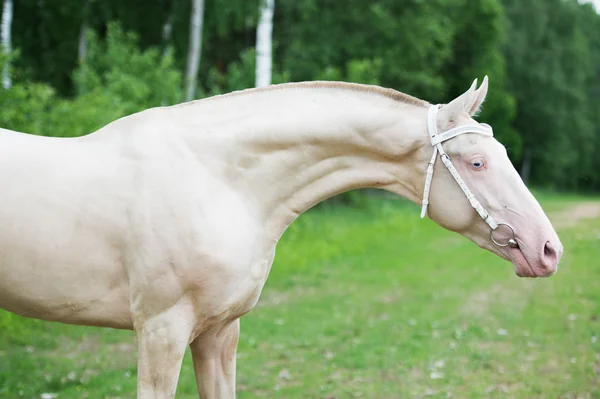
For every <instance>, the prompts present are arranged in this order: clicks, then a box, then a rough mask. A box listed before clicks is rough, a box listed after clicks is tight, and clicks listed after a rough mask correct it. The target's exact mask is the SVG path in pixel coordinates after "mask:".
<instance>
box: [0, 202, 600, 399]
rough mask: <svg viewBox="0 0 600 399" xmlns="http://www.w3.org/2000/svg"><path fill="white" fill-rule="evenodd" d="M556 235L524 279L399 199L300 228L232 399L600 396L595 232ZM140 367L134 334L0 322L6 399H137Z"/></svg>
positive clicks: (185, 374) (314, 217)
mask: <svg viewBox="0 0 600 399" xmlns="http://www.w3.org/2000/svg"><path fill="white" fill-rule="evenodd" d="M579 201H581V198H577V197H569V198H566V199H565V198H564V197H560V196H556V195H554V196H553V195H544V197H543V201H542V203H543V206H544V207H545V208H546V209H549V210H550V211H551V212H559V211H561V210H564V209H566V208H568V207H571V206H573V205H574V204H577V203H578V202H579ZM559 234H560V235H561V238H562V240H563V244H564V245H565V256H564V261H563V262H562V264H561V268H560V270H559V272H558V273H557V274H556V275H555V276H554V277H553V278H551V279H543V280H527V279H519V278H517V277H516V276H515V275H514V272H513V269H512V266H511V265H510V264H509V263H507V262H505V261H502V260H500V259H498V258H496V257H495V256H494V255H492V254H490V253H487V252H484V251H482V250H480V249H479V248H477V247H476V246H475V245H474V244H471V243H470V242H468V241H467V240H466V239H463V238H461V237H459V236H457V235H455V234H452V233H449V232H446V231H444V230H442V229H441V228H439V227H437V226H436V225H435V224H434V223H433V222H431V221H429V220H421V219H419V218H418V209H417V208H416V207H415V206H413V205H410V204H407V203H405V202H399V201H387V200H380V201H377V202H376V203H375V205H374V206H373V205H372V206H371V207H369V208H368V209H348V208H338V209H337V210H322V209H321V210H317V211H313V212H309V213H308V214H306V215H303V216H302V217H301V218H300V219H299V220H298V221H297V222H296V223H294V224H293V225H292V226H291V227H290V229H289V230H288V231H287V232H286V234H285V236H284V237H283V239H282V241H281V243H280V245H279V246H278V250H277V256H276V260H275V265H274V267H273V270H272V272H271V275H270V277H269V280H268V282H267V284H266V287H265V289H264V291H263V295H262V297H261V300H260V302H259V304H258V306H257V307H256V308H255V309H254V310H253V311H252V312H251V313H250V314H249V315H247V316H246V317H244V318H243V319H242V335H241V339H240V345H239V359H238V380H237V381H238V397H239V398H242V399H243V398H272V397H281V398H290V399H291V398H337V399H339V398H355V397H364V398H423V397H428V398H449V397H452V398H565V399H566V398H600V342H598V341H600V337H598V341H597V340H596V339H597V338H596V337H597V336H599V335H600V264H599V262H598V259H600V220H598V219H595V220H593V219H588V220H582V221H580V222H579V223H578V224H577V226H572V227H569V228H567V229H561V230H559ZM135 354H136V350H135V343H134V336H133V333H131V332H126V331H113V330H109V329H95V328H86V327H74V326H65V325H60V324H55V323H46V322H40V321H36V320H27V319H22V318H19V317H17V316H13V315H10V314H8V313H0V397H1V398H39V397H40V394H41V393H44V392H47V393H57V394H58V398H59V399H66V398H134V397H135V385H136V382H135V373H136V367H135V362H136V357H135ZM177 397H178V398H195V397H196V391H195V382H194V377H193V371H192V368H191V359H190V357H189V353H188V355H187V356H186V358H185V361H184V366H183V369H182V373H181V377H180V383H179V388H178V396H177Z"/></svg>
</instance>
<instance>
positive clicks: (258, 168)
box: [0, 79, 562, 398]
mask: <svg viewBox="0 0 600 399" xmlns="http://www.w3.org/2000/svg"><path fill="white" fill-rule="evenodd" d="M486 92H487V79H485V80H484V82H483V84H482V86H481V87H480V88H479V89H476V86H475V85H473V86H471V88H470V89H469V90H468V91H467V92H465V93H464V94H463V95H462V96H460V97H458V98H456V99H455V100H453V101H452V102H450V103H449V104H447V105H444V106H442V107H441V108H440V110H439V113H438V114H437V118H436V120H435V123H436V124H437V128H438V129H439V130H440V131H444V130H447V129H449V128H451V127H456V126H461V125H464V124H476V122H475V121H474V120H473V119H472V118H471V116H472V115H473V114H474V113H475V112H477V110H478V109H479V107H480V105H481V103H482V102H483V100H484V98H485V95H486ZM428 107H429V104H428V103H426V102H424V101H421V100H418V99H415V98H413V97H410V96H407V95H405V94H402V93H399V92H396V91H393V90H387V89H383V88H380V87H375V86H362V85H356V84H344V83H327V82H313V83H299V84H284V85H279V86H272V87H270V88H267V89H255V90H246V91H242V92H237V93H233V94H229V95H223V96H217V97H214V98H209V99H205V100H201V101H196V102H191V103H186V104H181V105H177V106H172V107H164V108H154V109H150V110H147V111H144V112H140V113H138V114H135V115H131V116H128V117H125V118H122V119H120V120H118V121H115V122H113V123H111V124H109V125H107V126H106V127H104V128H102V129H100V130H98V131H97V132H95V133H92V134H90V135H87V136H85V137H81V138H72V139H67V138H50V137H39V136H33V135H27V134H23V133H17V132H13V131H9V130H0V181H1V182H2V193H1V195H0V306H1V307H2V308H4V309H6V310H8V311H11V312H14V313H17V314H20V315H23V316H26V317H33V318H39V319H45V320H53V321H59V322H63V323H70V324H83V325H92V326H104V327H113V328H121V329H133V330H135V332H136V335H137V342H138V349H139V350H138V398H172V397H174V395H175V390H176V386H177V381H178V376H179V372H180V368H181V362H182V358H183V355H184V352H185V349H186V347H187V346H188V345H189V346H190V347H191V352H192V356H193V363H194V369H195V374H196V379H197V384H198V390H199V393H200V397H201V398H234V397H235V359H236V347H237V342H238V335H239V318H240V317H241V316H242V315H244V314H245V313H247V312H248V311H250V310H251V309H252V308H253V307H254V305H255V304H256V302H257V301H258V298H259V296H260V293H261V290H262V287H263V285H264V284H265V280H266V279H267V276H268V274H269V271H270V268H271V264H272V262H273V257H274V256H275V246H276V244H277V241H278V240H279V238H280V237H281V235H282V234H283V232H284V231H285V229H286V228H287V227H288V226H289V225H290V223H292V222H293V221H294V219H296V218H297V217H298V216H299V215H300V214H301V213H302V212H304V211H306V210H307V209H309V208H310V207H312V206H313V205H315V204H317V203H318V202H320V201H322V200H324V199H326V198H328V197H331V196H333V195H335V194H338V193H342V192H344V191H347V190H351V189H357V188H361V187H376V188H381V189H384V190H388V191H391V192H393V193H396V194H398V195H400V196H403V197H405V198H408V199H409V200H412V201H414V202H416V203H420V201H421V199H422V195H423V194H422V193H423V187H424V181H425V171H426V168H427V163H428V162H429V159H430V157H431V154H432V146H431V143H430V140H429V136H428V128H427V115H428ZM444 146H445V147H444V148H445V150H446V152H447V153H448V154H449V155H450V157H451V159H452V162H453V163H454V165H455V166H456V168H457V170H458V172H459V173H460V175H461V176H462V178H463V179H464V181H465V182H466V184H467V185H468V186H469V187H470V189H471V190H472V191H473V192H474V194H475V195H476V197H477V198H478V199H479V200H480V201H481V203H482V205H483V206H484V207H485V208H486V209H488V210H489V212H490V213H491V214H492V215H493V216H494V218H496V219H497V220H499V221H502V222H506V223H509V224H511V225H512V226H513V227H514V229H515V231H516V233H517V237H516V239H517V241H518V244H519V248H512V247H508V246H507V247H499V246H495V245H494V244H492V242H491V241H490V237H489V234H490V229H489V227H488V226H487V225H486V223H484V222H483V221H482V220H481V219H480V218H479V217H478V215H477V214H476V213H475V212H474V211H473V208H471V206H470V205H469V202H468V201H467V200H466V198H465V196H464V194H463V192H462V191H461V190H460V189H459V188H458V185H457V184H456V183H455V181H454V180H453V179H452V177H451V175H450V174H449V173H448V171H447V170H446V169H445V168H444V167H443V166H439V165H438V166H436V172H435V175H434V178H433V185H432V190H431V197H430V205H429V216H430V217H431V218H432V219H433V220H434V221H435V222H437V223H438V224H439V225H441V226H443V227H444V228H446V229H449V230H452V231H456V232H458V233H460V234H462V235H463V236H465V237H467V238H469V239H471V240H472V241H474V242H475V243H477V244H478V245H479V246H480V247H482V248H485V249H487V250H490V251H492V252H494V253H495V254H497V255H499V256H501V257H502V258H505V259H509V260H511V261H512V262H513V263H514V265H515V271H516V273H517V274H518V275H519V276H548V275H551V274H553V273H554V272H555V271H556V268H557V264H558V261H559V258H560V256H561V254H562V245H561V243H560V241H559V239H558V237H557V235H556V233H555V231H554V229H553V228H552V226H551V224H550V222H549V221H548V219H547V217H546V215H545V214H544V212H543V211H542V209H541V207H540V206H539V204H538V202H537V201H536V200H535V199H534V197H533V196H532V195H531V194H530V193H529V191H528V190H527V188H526V187H525V185H524V184H523V182H522V181H521V179H520V178H519V176H518V174H517V173H516V171H515V169H514V168H513V166H512V165H511V163H510V162H509V159H508V157H507V155H506V151H505V149H504V147H503V146H502V145H501V144H500V143H499V142H498V141H496V140H495V139H494V138H493V137H487V136H483V135H477V134H464V135H461V136H459V137H456V138H454V139H452V140H450V141H447V142H446V143H444ZM437 162H438V163H440V161H439V160H438V161H437ZM440 165H441V164H440ZM382 239H395V238H393V237H387V238H386V237H382Z"/></svg>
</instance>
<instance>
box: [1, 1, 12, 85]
mask: <svg viewBox="0 0 600 399" xmlns="http://www.w3.org/2000/svg"><path fill="white" fill-rule="evenodd" d="M12 18H13V0H4V6H3V7H2V23H1V26H0V30H1V32H0V36H1V39H0V40H1V42H2V52H3V53H4V55H8V54H10V52H11V51H12V48H11V38H10V31H11V27H12ZM11 86H12V80H11V78H10V63H9V62H8V61H7V62H6V64H5V65H4V69H3V70H2V87H4V88H5V89H10V87H11Z"/></svg>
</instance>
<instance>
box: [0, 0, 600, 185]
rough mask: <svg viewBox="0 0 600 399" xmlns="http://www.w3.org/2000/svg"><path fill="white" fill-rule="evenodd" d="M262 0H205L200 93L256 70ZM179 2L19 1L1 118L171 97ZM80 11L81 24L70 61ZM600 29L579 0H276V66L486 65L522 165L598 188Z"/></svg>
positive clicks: (420, 85) (430, 82) (182, 9)
mask: <svg viewBox="0 0 600 399" xmlns="http://www.w3.org/2000/svg"><path fill="white" fill-rule="evenodd" d="M258 6H259V0H251V1H248V0H228V1H223V0H218V1H206V7H205V18H204V27H203V43H202V56H201V65H200V72H199V79H198V85H199V88H198V93H201V95H202V96H210V95H214V94H220V93H225V92H229V91H233V90H239V89H245V88H249V87H252V86H253V85H254V80H255V77H254V70H255V68H254V67H255V52H254V46H255V40H256V25H257V22H258ZM190 7H191V4H190V2H189V1H188V0H186V1H184V0H157V1H154V2H139V1H132V0H124V1H123V0H105V1H98V0H64V1H61V2H47V1H44V2H40V1H38V0H22V1H19V2H18V3H16V5H15V17H14V22H13V29H12V31H13V47H14V48H16V49H18V51H19V56H18V57H16V58H14V59H13V68H12V72H13V75H14V82H15V84H14V89H13V90H11V92H10V93H1V94H0V100H2V101H3V105H4V104H7V105H5V106H4V108H3V115H1V116H0V123H2V126H4V127H8V128H14V129H17V130H22V131H27V132H31V133H35V134H51V135H58V136H64V135H80V134H85V133H86V132H89V131H92V130H95V129H97V128H98V127H100V126H102V125H103V124H106V123H108V122H110V121H111V120H113V119H116V118H118V117H119V116H122V115H125V114H129V113H132V112H136V111H139V110H140V109H143V108H148V107H152V106H156V105H161V104H173V103H176V102H179V101H181V99H182V95H181V86H182V78H181V72H182V71H183V70H184V69H185V62H186V56H187V47H188V40H189V23H190V20H189V17H190ZM111 21H118V24H117V23H115V22H111ZM168 21H170V22H171V26H172V34H171V35H170V36H169V37H166V38H165V37H164V36H163V27H164V25H165V23H167V22H168ZM83 22H85V25H87V26H88V27H89V29H90V32H89V35H88V36H87V38H88V40H87V44H88V45H87V49H88V50H87V55H86V58H85V61H84V62H83V64H82V65H79V64H78V61H77V60H78V56H77V48H78V45H79V37H80V32H81V29H82V26H83ZM599 29H600V16H599V15H598V14H597V13H596V12H595V10H594V9H593V7H592V6H591V5H590V4H580V3H579V2H578V1H577V0H528V1H521V0H427V1H423V0H378V1H364V0H361V1H358V0H356V1H351V2H344V1H330V0H277V1H276V5H275V16H274V29H273V40H274V43H273V44H274V49H273V50H274V64H273V71H274V72H273V82H274V83H279V82H287V81H302V80H315V79H319V80H345V81H353V82H360V83H369V84H377V85H381V86H385V87H391V88H395V89H398V90H400V91H404V92H406V93H409V94H412V95H415V96H418V97H421V98H423V99H426V100H428V101H430V102H442V103H443V102H448V101H450V100H451V99H453V98H454V97H455V96H457V95H459V94H460V93H462V92H463V91H464V90H465V89H466V88H467V87H468V85H469V84H470V83H471V81H472V80H473V79H474V78H479V79H481V78H483V76H484V75H488V76H489V77H490V91H489V95H488V98H487V100H486V102H485V104H484V107H483V112H482V114H481V116H480V119H481V120H482V121H485V122H488V123H490V124H491V125H492V126H493V127H494V131H495V135H496V137H497V138H498V139H499V140H500V141H501V142H502V143H503V144H505V145H506V147H507V148H508V152H509V155H510V157H511V159H512V160H513V162H514V163H515V165H516V166H517V167H518V168H521V167H522V166H523V165H524V164H530V165H531V173H530V176H525V177H529V181H530V182H531V183H533V184H536V185H543V186H548V187H551V188H552V187H553V188H557V189H573V190H600V174H599V173H597V171H598V170H600V157H597V156H595V154H597V153H598V151H600V109H599V107H600V105H599V104H600V101H598V100H599V98H600V38H599V36H598V34H597V32H598V30H599ZM529 161H531V162H529ZM526 169H527V168H524V169H523V170H526Z"/></svg>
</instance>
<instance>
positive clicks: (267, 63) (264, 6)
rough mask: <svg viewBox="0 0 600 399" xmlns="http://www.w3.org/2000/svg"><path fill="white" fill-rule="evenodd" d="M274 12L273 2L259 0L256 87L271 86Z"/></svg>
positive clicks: (271, 0)
mask: <svg viewBox="0 0 600 399" xmlns="http://www.w3.org/2000/svg"><path fill="white" fill-rule="evenodd" d="M274 10H275V0H261V6H260V20H259V21H258V26H257V27H256V84H255V86H256V87H262V86H268V85H270V84H271V69H272V64H273V61H272V47H273V46H272V42H273V40H272V38H273V13H274Z"/></svg>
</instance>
